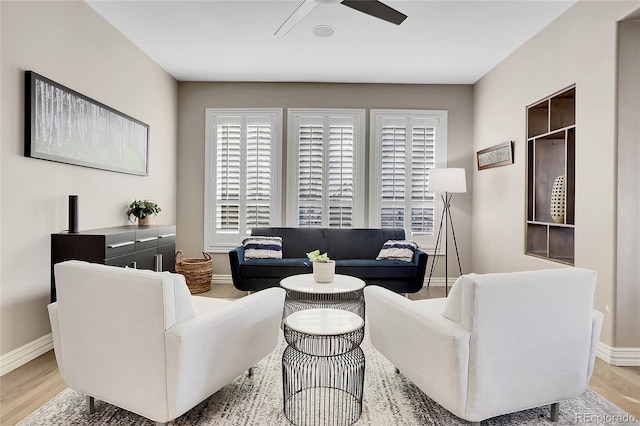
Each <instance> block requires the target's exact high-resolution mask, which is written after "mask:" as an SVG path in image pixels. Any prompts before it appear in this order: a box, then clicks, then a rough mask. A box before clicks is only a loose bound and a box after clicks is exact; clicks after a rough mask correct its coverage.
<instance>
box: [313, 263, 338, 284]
mask: <svg viewBox="0 0 640 426" xmlns="http://www.w3.org/2000/svg"><path fill="white" fill-rule="evenodd" d="M335 274H336V262H335V261H334V260H330V261H328V262H313V280H314V281H315V282H317V283H330V282H333V278H334V277H335Z"/></svg>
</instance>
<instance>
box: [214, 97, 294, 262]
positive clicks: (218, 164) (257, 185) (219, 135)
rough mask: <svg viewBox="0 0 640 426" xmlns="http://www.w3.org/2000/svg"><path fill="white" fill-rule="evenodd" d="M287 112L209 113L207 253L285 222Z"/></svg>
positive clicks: (272, 109)
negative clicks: (284, 118) (284, 120)
mask: <svg viewBox="0 0 640 426" xmlns="http://www.w3.org/2000/svg"><path fill="white" fill-rule="evenodd" d="M281 123H282V110H281V109H275V108H256V109H233V108H232V109H217V108H207V109H206V127H205V143H206V145H205V176H206V180H205V215H204V216H205V217H204V229H205V250H206V251H213V252H217V251H220V250H222V251H228V249H229V248H233V247H237V246H238V245H239V244H240V243H241V242H242V238H243V237H244V236H246V235H249V234H250V233H251V229H252V228H255V227H269V226H277V225H279V224H280V218H281V206H282V194H281V191H280V187H281V186H282V180H281V176H282V167H281V161H280V158H281V156H282V155H281V153H282V127H281Z"/></svg>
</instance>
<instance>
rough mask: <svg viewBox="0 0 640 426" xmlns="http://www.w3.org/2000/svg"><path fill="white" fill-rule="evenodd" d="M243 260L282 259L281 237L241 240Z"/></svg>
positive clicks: (257, 237)
mask: <svg viewBox="0 0 640 426" xmlns="http://www.w3.org/2000/svg"><path fill="white" fill-rule="evenodd" d="M242 245H243V246H244V260H248V259H282V237H259V236H255V237H248V238H245V239H244V240H242Z"/></svg>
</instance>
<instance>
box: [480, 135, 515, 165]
mask: <svg viewBox="0 0 640 426" xmlns="http://www.w3.org/2000/svg"><path fill="white" fill-rule="evenodd" d="M476 159H477V161H478V170H484V169H490V168H492V167H500V166H508V165H509V164H513V141H509V142H505V143H501V144H499V145H494V146H492V147H489V148H486V149H483V150H481V151H478V152H477V153H476Z"/></svg>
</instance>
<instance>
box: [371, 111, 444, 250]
mask: <svg viewBox="0 0 640 426" xmlns="http://www.w3.org/2000/svg"><path fill="white" fill-rule="evenodd" d="M446 126H447V112H446V111H427V110H372V111H371V138H372V148H371V161H372V163H371V173H372V175H371V193H370V207H371V210H370V211H371V215H370V217H369V222H370V225H371V226H380V227H382V228H403V229H404V230H405V232H406V234H407V237H409V236H410V237H411V238H413V239H414V241H417V242H418V243H419V244H421V245H423V246H428V245H433V244H434V243H435V232H434V228H435V226H434V218H435V217H437V216H438V214H439V212H441V209H442V206H441V203H440V202H439V201H438V200H439V199H438V200H437V199H436V198H435V196H434V193H433V192H432V191H431V189H430V188H429V173H430V171H431V170H432V169H433V168H435V167H445V166H446V164H447V153H446V133H447V131H446Z"/></svg>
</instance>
